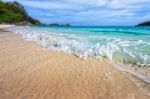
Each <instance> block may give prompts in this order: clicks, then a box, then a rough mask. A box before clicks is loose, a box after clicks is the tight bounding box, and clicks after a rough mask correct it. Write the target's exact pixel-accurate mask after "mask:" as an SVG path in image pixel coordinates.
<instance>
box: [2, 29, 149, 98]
mask: <svg viewBox="0 0 150 99" xmlns="http://www.w3.org/2000/svg"><path fill="white" fill-rule="evenodd" d="M149 92H150V91H149V84H145V83H144V82H142V81H141V80H139V79H136V78H135V77H134V76H132V75H130V74H127V73H124V72H121V71H118V70H116V69H115V68H113V66H112V65H111V64H109V63H107V62H106V61H105V60H103V61H102V60H101V61H100V60H96V59H87V60H82V59H80V58H77V57H76V56H74V55H72V54H65V53H62V52H55V51H50V50H47V49H44V48H42V47H41V46H39V45H37V44H35V43H33V42H27V41H25V40H23V39H22V38H21V36H20V35H18V34H15V33H11V32H7V31H4V30H0V99H150V96H149V95H148V94H149Z"/></svg>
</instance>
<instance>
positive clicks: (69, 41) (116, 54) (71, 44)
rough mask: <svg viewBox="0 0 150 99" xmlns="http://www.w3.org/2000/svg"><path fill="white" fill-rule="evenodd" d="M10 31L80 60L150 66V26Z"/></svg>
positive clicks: (48, 28) (14, 29)
mask: <svg viewBox="0 0 150 99" xmlns="http://www.w3.org/2000/svg"><path fill="white" fill-rule="evenodd" d="M9 30H11V31H15V32H17V33H20V34H22V36H23V38H25V39H26V40H31V41H35V42H36V43H38V44H40V45H42V46H43V47H45V48H48V49H50V50H57V51H64V52H67V53H73V54H75V55H77V56H78V57H81V58H87V57H92V58H102V57H105V58H107V59H108V60H110V61H119V62H120V61H121V62H128V63H138V64H150V27H50V26H30V27H29V26H27V27H15V28H10V29H9Z"/></svg>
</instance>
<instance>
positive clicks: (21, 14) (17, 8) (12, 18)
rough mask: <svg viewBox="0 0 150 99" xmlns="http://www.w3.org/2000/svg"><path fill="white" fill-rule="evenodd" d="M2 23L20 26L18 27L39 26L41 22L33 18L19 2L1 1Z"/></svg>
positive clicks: (0, 21) (0, 20) (0, 18)
mask: <svg viewBox="0 0 150 99" xmlns="http://www.w3.org/2000/svg"><path fill="white" fill-rule="evenodd" d="M0 23H9V24H18V25H26V24H29V25H39V24H40V22H39V21H38V20H35V19H33V18H31V17H30V16H29V15H28V14H27V13H26V11H25V9H24V7H23V6H22V5H21V4H19V3H18V2H16V1H14V2H3V1H0Z"/></svg>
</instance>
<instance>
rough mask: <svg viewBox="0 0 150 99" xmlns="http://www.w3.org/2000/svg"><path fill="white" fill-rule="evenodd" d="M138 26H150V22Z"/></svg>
mask: <svg viewBox="0 0 150 99" xmlns="http://www.w3.org/2000/svg"><path fill="white" fill-rule="evenodd" d="M137 26H150V21H147V22H143V23H140V24H138V25H137Z"/></svg>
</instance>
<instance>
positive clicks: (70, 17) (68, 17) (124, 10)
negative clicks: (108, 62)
mask: <svg viewBox="0 0 150 99" xmlns="http://www.w3.org/2000/svg"><path fill="white" fill-rule="evenodd" d="M6 1H14V0H6ZM18 1H19V2H20V3H21V4H23V5H24V6H25V8H26V10H27V11H28V12H29V14H30V15H31V16H33V17H34V18H37V19H40V20H41V21H42V22H45V23H53V22H58V23H63V22H64V23H65V22H66V23H71V24H73V25H135V24H137V23H138V22H141V21H145V20H148V19H150V14H149V11H150V7H149V5H150V0H42V1H41V0H18Z"/></svg>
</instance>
